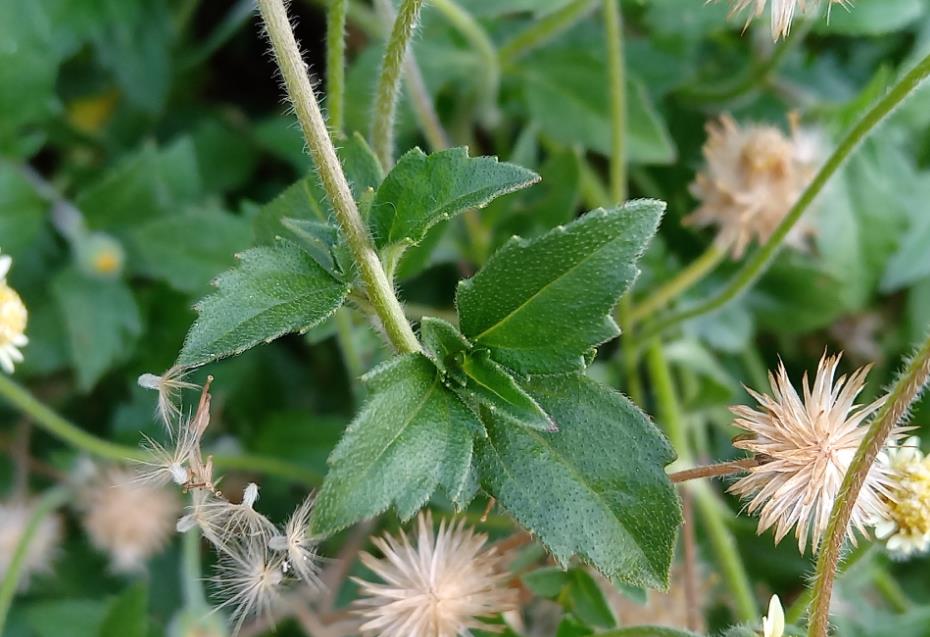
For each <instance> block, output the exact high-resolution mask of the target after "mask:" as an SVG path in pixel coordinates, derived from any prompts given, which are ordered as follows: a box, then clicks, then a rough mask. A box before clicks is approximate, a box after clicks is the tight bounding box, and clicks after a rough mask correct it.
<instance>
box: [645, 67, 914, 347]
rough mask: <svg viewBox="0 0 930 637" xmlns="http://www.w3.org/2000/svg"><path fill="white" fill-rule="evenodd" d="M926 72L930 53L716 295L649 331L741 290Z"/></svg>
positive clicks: (873, 110) (850, 138) (846, 141)
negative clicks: (849, 159) (825, 187)
mask: <svg viewBox="0 0 930 637" xmlns="http://www.w3.org/2000/svg"><path fill="white" fill-rule="evenodd" d="M928 75H930V55H927V57H925V58H923V59H922V60H921V61H920V62H918V63H917V65H916V66H915V67H914V68H913V69H911V70H910V71H909V72H908V73H906V74H905V75H904V76H903V77H902V78H901V79H900V80H898V82H897V83H896V84H895V85H894V86H893V87H892V88H891V90H890V91H889V92H888V94H887V95H885V96H884V97H883V98H881V99H880V100H879V101H878V102H877V103H876V104H875V105H874V106H873V107H872V108H871V109H869V111H868V112H867V113H866V114H865V115H864V116H863V117H862V119H861V120H859V122H858V123H857V124H856V125H855V126H854V127H853V128H852V130H851V131H849V133H847V134H846V137H845V138H844V139H843V140H842V141H841V142H840V144H839V146H837V147H836V150H834V151H833V154H832V155H830V157H829V159H827V161H826V163H825V164H824V165H823V166H822V167H821V168H820V170H819V171H818V172H817V175H816V176H815V177H814V179H813V181H811V183H810V185H808V187H807V188H806V189H805V190H804V192H803V193H802V194H801V196H800V198H799V199H798V201H797V203H795V204H794V206H793V207H792V208H791V210H790V211H789V212H788V214H787V215H786V216H785V218H784V219H783V220H782V222H781V223H780V224H779V225H778V227H777V228H776V229H775V232H773V233H772V236H771V237H770V238H769V240H768V241H766V242H765V244H764V245H763V246H762V247H761V248H759V249H758V250H757V251H756V252H755V253H754V254H753V255H752V257H751V258H750V259H749V260H748V261H747V262H746V264H745V265H744V266H743V267H742V268H741V269H740V271H739V272H738V273H737V274H736V275H735V276H734V277H733V279H732V280H731V281H730V283H728V284H727V286H726V287H725V288H724V289H723V290H722V291H721V292H719V293H718V294H717V295H716V296H714V297H712V298H710V299H708V300H707V301H704V302H703V303H699V304H698V305H696V306H694V307H691V308H687V309H685V310H682V311H681V312H677V313H674V314H672V315H671V316H668V317H666V318H665V319H663V320H661V321H659V322H657V323H656V324H655V325H654V326H653V327H652V329H651V330H650V332H651V333H661V332H663V331H665V330H666V329H668V328H670V327H672V326H674V325H677V324H678V323H681V322H682V321H686V320H688V319H691V318H694V317H696V316H700V315H702V314H706V313H708V312H712V311H714V310H716V309H718V308H720V307H722V306H723V305H725V304H726V303H728V302H729V301H731V300H733V299H734V298H736V297H737V296H739V295H740V294H742V293H743V292H745V291H746V290H747V289H748V288H749V287H750V286H751V285H752V284H753V283H754V282H755V281H756V280H757V279H758V278H759V277H760V276H762V275H763V274H764V273H765V271H766V270H767V269H768V266H769V265H770V264H771V262H772V260H773V259H774V258H775V256H776V254H777V253H778V251H779V249H780V248H781V246H782V243H783V242H784V240H785V237H787V236H788V233H790V232H791V229H792V228H794V226H795V224H796V223H797V222H798V220H799V219H800V218H801V215H803V214H804V211H805V210H807V208H808V207H809V206H810V204H811V203H812V202H813V201H814V199H816V197H817V195H819V194H820V192H821V191H822V190H823V188H824V186H825V185H826V184H827V182H828V181H829V180H830V178H831V177H832V176H833V174H834V173H836V171H837V170H839V168H840V166H842V165H843V162H845V161H846V159H848V158H849V156H850V155H851V154H852V153H853V151H854V150H855V149H856V148H857V147H858V146H859V144H860V143H861V142H862V141H863V140H864V139H865V138H866V137H867V136H868V135H869V134H870V133H871V132H872V131H873V130H875V128H876V127H877V126H878V124H880V123H881V122H882V121H883V120H884V119H885V117H887V116H888V114H889V113H891V111H892V110H894V108H895V107H896V106H898V105H899V104H901V102H903V101H904V100H905V99H906V98H907V97H908V96H909V95H910V94H911V93H913V92H914V90H915V89H916V88H917V87H918V86H919V85H920V84H921V82H923V80H924V79H926V77H927V76H928Z"/></svg>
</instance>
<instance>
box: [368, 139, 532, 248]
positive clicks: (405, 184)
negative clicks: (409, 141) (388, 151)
mask: <svg viewBox="0 0 930 637" xmlns="http://www.w3.org/2000/svg"><path fill="white" fill-rule="evenodd" d="M538 180H539V176H538V175H537V174H536V173H534V172H533V171H531V170H527V169H526V168H523V167H521V166H517V165H515V164H508V163H501V162H498V161H497V158H496V157H469V156H468V149H467V148H464V147H461V148H450V149H449V150H443V151H440V152H437V153H433V154H431V155H425V154H424V153H423V151H421V150H420V149H419V148H414V149H413V150H411V151H410V152H408V153H407V154H405V155H404V156H403V157H401V158H400V159H399V160H398V161H397V165H395V166H394V168H393V169H392V170H391V172H390V173H388V175H387V177H385V178H384V182H382V184H381V186H380V187H379V188H378V192H377V194H376V195H375V201H374V204H373V205H372V209H371V219H370V225H371V229H372V233H373V234H374V236H375V242H376V243H377V245H378V247H379V248H382V247H384V246H387V245H392V244H396V243H402V244H408V245H409V244H416V243H419V242H420V241H421V240H422V239H423V237H424V236H425V235H426V232H427V230H429V229H430V228H431V227H432V226H433V225H435V224H437V223H439V222H440V221H442V220H444V219H448V218H450V217H453V216H455V215H457V214H459V213H461V212H464V211H465V210H467V209H469V208H481V207H484V206H486V205H487V204H488V203H489V202H490V201H492V200H493V199H495V198H497V197H500V196H501V195H505V194H507V193H509V192H513V191H515V190H520V189H521V188H526V187H527V186H530V185H532V184H534V183H536V182H537V181H538Z"/></svg>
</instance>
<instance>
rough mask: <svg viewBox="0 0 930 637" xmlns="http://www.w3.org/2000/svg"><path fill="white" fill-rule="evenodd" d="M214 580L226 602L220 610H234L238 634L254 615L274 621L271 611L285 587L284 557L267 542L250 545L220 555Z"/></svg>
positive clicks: (243, 545) (234, 622)
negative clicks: (269, 547) (269, 546)
mask: <svg viewBox="0 0 930 637" xmlns="http://www.w3.org/2000/svg"><path fill="white" fill-rule="evenodd" d="M211 580H212V582H213V585H214V588H215V589H216V592H217V595H218V596H219V597H220V598H221V599H222V600H224V601H223V603H222V604H220V606H219V608H227V607H228V608H230V609H231V615H232V616H231V619H232V624H233V633H234V634H236V633H238V632H239V629H240V628H242V624H243V623H244V622H245V620H246V619H248V618H249V617H251V616H254V615H264V616H265V617H267V618H268V619H269V621H270V620H271V611H272V609H273V608H274V606H275V605H276V604H277V603H278V601H279V600H280V597H281V593H282V592H283V590H284V586H285V573H284V557H283V556H282V555H280V554H277V553H274V552H273V551H271V550H270V549H268V547H267V545H266V543H264V542H247V543H245V544H242V545H239V546H237V547H236V550H233V551H229V552H224V553H222V554H221V555H220V559H219V562H218V563H217V567H216V571H215V573H214V575H213V577H212V578H211Z"/></svg>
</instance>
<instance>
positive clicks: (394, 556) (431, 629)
mask: <svg viewBox="0 0 930 637" xmlns="http://www.w3.org/2000/svg"><path fill="white" fill-rule="evenodd" d="M417 531H418V532H417V536H416V540H415V542H416V543H415V545H411V543H410V540H409V539H408V537H407V535H406V534H405V533H401V536H400V538H394V537H391V536H386V537H385V538H376V539H375V540H374V544H375V546H377V547H378V549H379V550H380V551H381V553H382V554H383V555H384V557H383V558H381V559H376V558H374V557H373V556H371V555H369V554H367V553H363V554H362V556H361V559H362V562H363V563H364V565H365V566H367V567H368V568H369V569H371V570H372V571H373V572H374V574H375V575H377V576H378V577H379V578H381V579H382V580H383V581H384V583H383V584H375V583H372V582H367V581H364V580H358V579H357V580H355V581H356V582H357V583H358V584H359V586H360V587H361V594H362V595H363V598H362V599H361V600H360V601H359V606H360V607H361V609H360V610H359V611H358V612H359V614H361V615H362V616H363V617H364V618H365V619H366V622H365V623H364V624H363V625H362V626H361V629H360V630H361V632H362V634H363V635H376V636H378V637H456V636H462V635H470V634H471V633H470V629H473V628H474V629H481V628H485V629H486V628H487V626H486V625H485V623H484V622H482V621H481V620H480V619H479V618H481V617H487V616H489V615H494V614H497V613H501V612H504V611H507V610H510V609H513V608H514V607H515V596H514V592H513V591H511V590H508V589H507V588H505V586H504V584H505V582H506V580H507V577H508V576H507V574H506V573H502V572H501V569H500V568H499V566H500V565H499V557H498V555H497V553H496V552H495V551H494V549H493V548H492V549H484V548H483V547H484V544H485V542H486V541H487V537H486V536H484V535H478V534H476V533H475V532H474V531H473V530H472V529H466V528H465V525H464V522H459V523H458V524H457V525H454V526H447V525H446V523H445V522H444V521H443V522H442V523H441V524H440V526H439V532H438V534H437V535H436V536H435V537H434V536H433V530H432V517H431V516H430V515H429V514H426V515H423V514H421V515H420V516H419V517H418V518H417Z"/></svg>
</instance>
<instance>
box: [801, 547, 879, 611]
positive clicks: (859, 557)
mask: <svg viewBox="0 0 930 637" xmlns="http://www.w3.org/2000/svg"><path fill="white" fill-rule="evenodd" d="M880 551H881V549H880V547H879V546H878V545H876V544H870V543H866V542H862V543H860V544H859V545H858V546H857V547H855V548H854V549H853V550H852V551H850V552H849V553H848V554H847V555H845V556H844V557H843V561H842V562H841V563H840V565H839V573H838V574H839V575H842V574H843V573H845V572H847V571H850V570H852V568H853V567H854V566H855V565H856V564H859V563H860V562H866V561H868V560H869V559H871V558H872V557H874V556H875V555H876V553H878V552H880ZM810 603H811V589H809V588H807V589H804V590H803V591H802V592H801V594H800V595H798V596H797V598H796V599H795V600H794V601H793V602H791V606H789V607H788V608H786V609H785V621H786V622H788V623H789V624H799V623H800V622H801V620H802V619H803V618H804V615H805V613H807V607H808V606H810Z"/></svg>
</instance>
